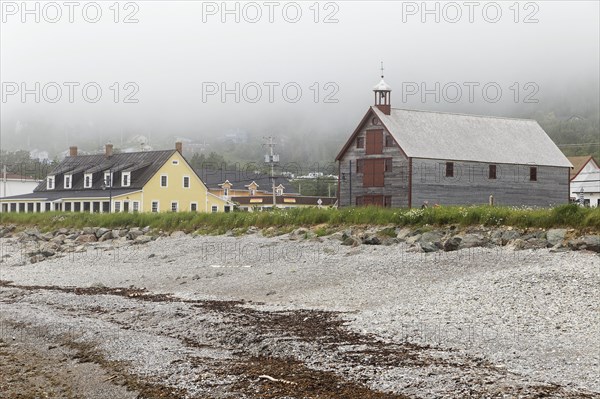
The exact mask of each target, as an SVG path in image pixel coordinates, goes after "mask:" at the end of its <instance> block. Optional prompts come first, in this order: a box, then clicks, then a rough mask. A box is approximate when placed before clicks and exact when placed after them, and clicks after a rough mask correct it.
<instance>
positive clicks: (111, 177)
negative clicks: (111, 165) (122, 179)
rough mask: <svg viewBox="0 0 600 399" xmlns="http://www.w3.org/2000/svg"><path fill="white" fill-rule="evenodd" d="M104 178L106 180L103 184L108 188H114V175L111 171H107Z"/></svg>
mask: <svg viewBox="0 0 600 399" xmlns="http://www.w3.org/2000/svg"><path fill="white" fill-rule="evenodd" d="M102 176H103V179H104V180H102V184H104V185H105V186H106V187H112V185H113V177H114V173H111V172H109V171H105V172H104V174H103V175H102ZM107 178H108V179H107ZM107 181H109V184H106V182H107Z"/></svg>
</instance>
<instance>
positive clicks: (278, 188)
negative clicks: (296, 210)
mask: <svg viewBox="0 0 600 399" xmlns="http://www.w3.org/2000/svg"><path fill="white" fill-rule="evenodd" d="M284 188H285V187H283V185H281V184H280V185H279V186H277V187H276V188H275V194H277V195H283V189H284Z"/></svg>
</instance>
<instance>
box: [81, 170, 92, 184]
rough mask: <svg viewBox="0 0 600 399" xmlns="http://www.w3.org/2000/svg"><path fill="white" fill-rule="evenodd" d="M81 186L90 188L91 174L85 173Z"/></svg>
mask: <svg viewBox="0 0 600 399" xmlns="http://www.w3.org/2000/svg"><path fill="white" fill-rule="evenodd" d="M83 188H92V174H91V173H86V174H85V177H84V178H83Z"/></svg>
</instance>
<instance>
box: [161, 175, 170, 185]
mask: <svg viewBox="0 0 600 399" xmlns="http://www.w3.org/2000/svg"><path fill="white" fill-rule="evenodd" d="M167 183H168V181H167V175H161V176H160V186H161V187H167Z"/></svg>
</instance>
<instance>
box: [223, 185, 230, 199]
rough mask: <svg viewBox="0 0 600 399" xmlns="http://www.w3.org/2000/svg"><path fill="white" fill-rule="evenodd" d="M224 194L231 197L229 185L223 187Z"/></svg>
mask: <svg viewBox="0 0 600 399" xmlns="http://www.w3.org/2000/svg"><path fill="white" fill-rule="evenodd" d="M223 195H224V196H225V197H229V187H225V188H223Z"/></svg>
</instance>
